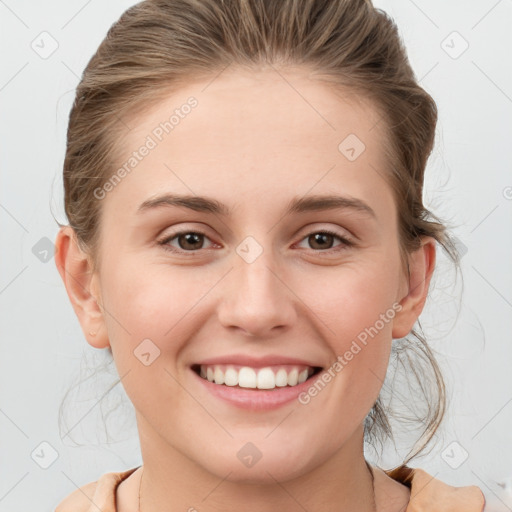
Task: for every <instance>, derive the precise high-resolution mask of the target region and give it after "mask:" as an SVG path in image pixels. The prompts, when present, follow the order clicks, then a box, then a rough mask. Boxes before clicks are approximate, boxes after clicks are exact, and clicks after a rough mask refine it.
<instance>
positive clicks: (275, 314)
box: [219, 237, 294, 336]
mask: <svg viewBox="0 0 512 512" xmlns="http://www.w3.org/2000/svg"><path fill="white" fill-rule="evenodd" d="M233 265H234V268H233V271H232V272H230V279H232V280H233V281H232V286H229V291H230V294H229V296H227V297H224V300H222V303H221V306H220V311H219V319H220V321H221V322H222V324H223V325H224V326H225V327H233V326H236V327H239V328H241V329H243V330H244V331H246V332H247V333H249V334H252V335H255V336H256V335H258V336H264V335H265V334H268V333H269V332H270V331H271V330H272V329H274V328H275V327H281V328H284V326H288V325H290V324H291V323H292V322H293V320H294V305H293V300H292V297H293V294H292V293H291V292H290V290H289V289H288V288H287V286H286V285H285V284H284V282H283V281H285V279H284V276H280V275H279V270H276V269H278V268H279V262H277V264H276V259H275V255H274V253H273V251H272V250H271V249H270V248H264V247H263V246H262V244H260V243H259V242H257V241H256V240H255V239H254V238H253V237H247V238H246V239H244V240H243V241H242V242H241V243H240V244H239V246H238V247H237V248H236V254H233Z"/></svg>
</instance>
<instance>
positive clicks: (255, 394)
mask: <svg viewBox="0 0 512 512" xmlns="http://www.w3.org/2000/svg"><path fill="white" fill-rule="evenodd" d="M190 371H191V372H192V373H193V374H194V376H195V377H196V379H199V381H200V382H201V383H202V385H203V386H204V387H205V388H206V389H207V390H208V391H209V392H210V393H212V395H214V396H216V397H218V398H220V399H222V400H224V401H226V402H228V403H229V404H231V405H234V406H235V407H239V408H240V409H246V410H250V411H268V410H272V409H277V408H279V407H281V406H283V405H285V404H288V403H290V402H292V401H293V400H297V399H298V396H299V395H300V394H301V393H303V392H305V391H306V390H307V389H308V388H309V387H310V386H311V385H313V383H314V382H315V381H316V379H317V378H318V377H320V376H321V375H322V372H321V371H320V372H318V373H317V374H315V375H313V376H312V377H310V378H309V379H308V380H306V381H304V382H302V383H301V384H297V386H286V387H282V388H277V387H276V388H274V389H270V390H263V389H242V388H239V387H235V386H225V385H223V384H215V383H213V382H210V381H209V380H206V379H203V378H202V377H201V376H199V375H198V374H197V373H196V372H195V371H194V370H192V369H190Z"/></svg>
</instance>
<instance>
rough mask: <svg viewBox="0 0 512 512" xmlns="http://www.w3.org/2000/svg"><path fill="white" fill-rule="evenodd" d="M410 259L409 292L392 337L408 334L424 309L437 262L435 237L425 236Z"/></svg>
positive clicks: (397, 317) (395, 319)
mask: <svg viewBox="0 0 512 512" xmlns="http://www.w3.org/2000/svg"><path fill="white" fill-rule="evenodd" d="M408 261H409V276H406V279H407V285H408V286H407V288H408V292H407V294H406V295H405V296H404V297H403V298H402V299H401V300H400V305H401V306H402V309H401V310H400V311H399V312H397V314H396V315H395V318H394V320H393V331H392V337H393V338H395V339H398V338H404V337H405V336H407V335H408V334H409V333H410V332H411V330H412V328H413V327H414V323H415V322H416V320H417V319H418V317H419V316H420V313H421V312H422V311H423V307H424V305H425V301H426V300H427V295H428V289H429V285H430V279H431V278H432V274H433V273H434V268H435V263H436V241H435V239H434V238H432V237H424V238H423V239H422V242H421V247H420V248H419V249H417V250H416V251H414V252H413V253H411V254H410V255H409V258H408Z"/></svg>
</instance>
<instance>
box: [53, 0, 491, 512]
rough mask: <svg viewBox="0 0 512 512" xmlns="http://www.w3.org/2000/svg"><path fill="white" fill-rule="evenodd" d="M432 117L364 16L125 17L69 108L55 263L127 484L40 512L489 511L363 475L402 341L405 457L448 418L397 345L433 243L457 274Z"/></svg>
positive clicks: (425, 374)
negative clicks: (138, 459) (121, 442)
mask: <svg viewBox="0 0 512 512" xmlns="http://www.w3.org/2000/svg"><path fill="white" fill-rule="evenodd" d="M436 119H437V112H436V106H435V103H434V101H433V100H432V98H431V97H430V96H429V95H428V94H427V93H426V92H425V91H424V90H423V89H422V88H421V87H419V85H418V84H417V82H416V81H415V78H414V75H413V71H412V70H411V67H410V65H409V63H408V60H407V56H406V53H405V50H404V48H403V47H402V45H401V43H400V38H399V35H398V33H397V28H396V26H395V24H394V23H393V21H392V20H391V19H390V18H389V17H388V16H387V15H386V14H385V13H383V12H382V11H379V10H377V9H375V8H374V7H373V6H372V5H371V2H370V1H363V0H335V1H333V0H302V1H297V0H280V1H272V0H153V1H145V2H141V3H140V4H137V5H135V6H134V7H132V8H130V9H129V10H128V11H127V12H125V13H124V14H123V16H122V17H121V18H120V20H119V21H118V22H117V23H115V24H114V25H113V27H112V28H111V30H110V31H109V33H108V34H107V37H106V38H105V40H104V41H103V42H102V44H101V45H100V47H99V49H98V50H97V52H96V54H95V55H94V56H93V58H92V59H91V61H90V62H89V64H88V66H87V68H86V70H85V72H84V75H83V77H82V80H81V82H80V84H79V86H78V89H77V92H76V99H75V103H74V105H73V108H72V111H71V115H70V119H69V130H68V140H67V152H66V159H65V164H64V185H65V208H66V214H67V217H68V220H69V225H66V226H62V227H61V229H60V231H59V234H58V236H57V240H56V245H57V255H56V263H57V266H58V269H59V272H60V274H61V276H62V279H63V281H64V284H65V286H66V289H67V292H68V295H69V298H70V300H71V303H72V304H73V307H74V310H75V312H76V314H77V316H78V319H79V321H80V324H81V326H82V329H83V332H84V335H85V337H86V339H87V341H88V343H89V344H90V345H92V346H93V347H95V348H98V349H105V348H106V349H107V350H109V351H110V352H111V354H112V356H113V359H114V361H115V365H116V368H117V370H118V372H119V375H120V376H121V378H122V383H123V386H124V389H125V390H126V393H127V395H128V397H129V398H130V400H131V402H132V403H133V405H134V408H135V411H136V418H137V426H138V431H139V436H140V444H141V453H142V458H143V465H142V466H140V467H138V468H131V469H129V470H127V471H124V472H114V473H106V474H104V475H103V476H101V477H100V478H99V479H98V481H97V482H93V483H91V484H88V485H86V486H84V487H83V488H81V489H79V490H76V491H75V492H73V493H72V494H71V495H69V496H68V497H67V498H66V499H65V500H64V501H63V502H62V503H61V504H60V505H59V506H58V508H57V512H82V511H83V512H86V511H89V510H90V511H93V510H94V511H96V510H102V511H104V512H106V511H109V512H113V511H117V512H137V511H141V512H163V511H165V512H174V511H186V510H188V511H194V510H199V511H208V512H210V511H211V512H214V511H235V510H244V511H248V512H263V511H265V512H268V511H280V512H291V511H297V510H307V511H351V512H355V511H358V512H371V511H379V512H398V511H407V512H414V511H416V512H419V511H422V512H443V511H446V512H448V511H460V512H462V511H464V512H481V511H482V510H484V502H485V500H484V497H483V494H482V492H481V491H480V489H479V488H478V487H476V486H468V487H461V488H455V487H452V486H450V485H447V484H445V483H443V482H442V481H440V480H438V479H435V478H432V477H431V476H430V475H429V474H428V473H426V472H425V471H423V470H421V469H419V468H417V469H412V468H411V467H409V466H407V462H408V461H404V464H402V465H401V466H399V467H397V468H395V469H394V470H386V471H384V470H382V469H380V468H379V467H377V466H376V465H373V464H370V463H368V462H367V461H366V459H365V455H364V441H368V440H369V441H372V440H375V439H384V438H385V437H386V436H387V435H388V434H389V433H390V432H389V422H388V418H387V415H386V409H385V408H384V406H383V405H382V403H381V401H380V399H379V395H380V392H381V389H382V387H383V382H384V379H385V376H386V372H387V370H388V365H389V362H390V355H391V354H392V350H393V348H394V347H396V346H398V344H399V343H400V341H402V342H403V341H404V340H405V342H404V343H403V346H404V347H407V346H409V347H411V349H412V348H413V346H414V340H413V336H414V337H416V339H417V340H419V341H420V343H419V347H420V348H421V350H422V353H423V355H424V358H423V363H422V364H423V365H422V366H420V368H419V372H420V376H421V379H422V381H423V380H425V382H429V378H431V376H432V375H433V379H431V380H432V382H433V385H434V387H433V388H432V387H430V389H434V390H435V393H434V398H433V399H432V397H430V398H429V397H426V398H427V399H428V400H430V402H429V406H430V409H429V413H428V414H427V415H426V416H425V418H423V420H424V425H423V426H424V436H423V437H422V441H423V445H422V446H421V447H420V450H417V451H416V454H417V453H419V451H421V449H423V448H424V447H425V446H426V444H427V443H428V441H429V440H430V439H431V437H432V436H433V434H434V433H435V430H436V429H437V427H438V426H439V424H440V422H441V420H442V417H443V413H444V400H445V397H444V387H443V381H442V377H441V376H440V373H439V369H438V366H437V364H436V362H435V360H434V358H433V356H432V352H431V351H430V349H429V348H428V345H427V344H426V342H425V340H423V338H422V337H421V336H420V335H419V334H418V333H417V332H415V331H414V329H413V327H414V325H415V322H416V320H417V319H418V317H419V315H420V313H421V311H422V309H423V306H424V304H425V301H426V298H427V296H428V289H429V284H430V280H431V277H432V274H433V271H434V268H435V260H436V243H439V244H440V245H441V246H443V247H444V248H445V249H446V250H447V252H448V254H449V255H451V257H452V258H453V259H454V261H455V262H456V263H457V255H456V252H455V249H454V245H453V243H452V241H451V239H450V237H449V235H448V234H447V232H446V230H445V227H444V225H443V224H442V223H441V222H439V220H438V219H437V220H435V217H434V216H433V215H431V214H430V212H429V211H428V210H427V209H426V208H425V207H424V205H423V203H422V187H423V178H424V171H425V165H426V162H427V158H428V156H429V154H430V151H431V149H432V146H433V139H434V132H435V126H436ZM409 334H412V335H413V336H411V337H409V338H407V336H408V335H409ZM424 389H429V387H428V386H427V385H425V386H424ZM413 400H419V398H418V397H414V398H413ZM411 458H412V457H411ZM408 460H410V458H409V459H408Z"/></svg>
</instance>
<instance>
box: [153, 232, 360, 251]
mask: <svg viewBox="0 0 512 512" xmlns="http://www.w3.org/2000/svg"><path fill="white" fill-rule="evenodd" d="M335 238H337V239H338V240H340V242H341V244H339V245H338V246H335V247H334V248H333V247H325V246H326V245H331V244H330V241H331V240H333V239H335ZM175 239H176V240H177V241H178V245H179V247H177V248H176V247H175V246H172V245H171V242H172V241H173V240H175ZM203 239H208V240H209V238H208V237H207V236H206V235H205V234H204V233H201V232H198V231H181V232H179V233H175V234H173V235H171V236H168V237H167V238H165V239H164V240H162V241H160V242H159V244H160V245H162V246H163V247H164V249H166V250H168V251H172V252H197V250H198V249H203V248H204V247H202V245H203V244H202V242H203ZM304 240H307V241H308V242H309V243H313V245H316V246H317V249H319V250H320V252H327V251H330V250H335V251H337V250H342V249H343V248H344V247H350V246H352V245H354V244H353V243H352V242H351V241H350V240H347V239H346V238H344V237H342V236H341V235H338V234H337V233H335V232H332V231H313V232H312V233H310V234H308V235H306V236H305V237H304V238H302V239H301V242H302V241H304ZM340 246H341V247H340ZM336 247H337V248H336ZM315 252H319V251H315Z"/></svg>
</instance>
